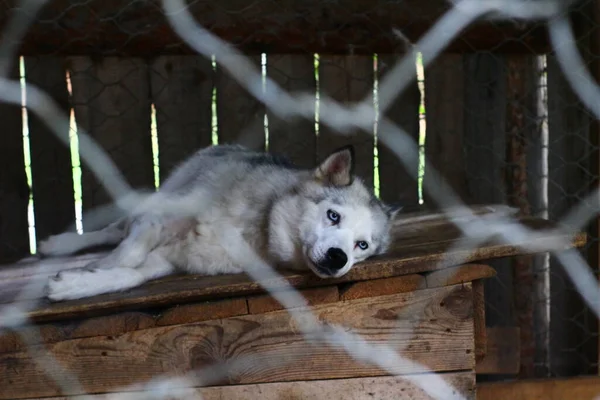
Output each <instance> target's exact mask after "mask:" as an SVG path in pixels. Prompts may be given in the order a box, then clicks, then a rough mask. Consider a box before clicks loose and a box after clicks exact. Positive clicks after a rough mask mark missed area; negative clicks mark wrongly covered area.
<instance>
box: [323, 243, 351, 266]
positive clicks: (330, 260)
mask: <svg viewBox="0 0 600 400" xmlns="http://www.w3.org/2000/svg"><path fill="white" fill-rule="evenodd" d="M347 262H348V256H347V255H346V253H344V250H342V249H339V248H337V247H330V248H329V250H327V262H326V264H327V267H329V269H331V270H332V271H339V270H340V269H342V268H344V265H346V263H347Z"/></svg>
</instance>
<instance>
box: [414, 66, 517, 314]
mask: <svg viewBox="0 0 600 400" xmlns="http://www.w3.org/2000/svg"><path fill="white" fill-rule="evenodd" d="M464 62H465V64H464V74H465V90H464V94H465V103H464V106H465V107H464V137H463V143H464V159H465V165H466V171H467V172H466V176H467V182H466V191H467V195H468V196H467V199H468V201H469V202H471V203H473V204H498V203H502V204H504V203H506V187H505V179H504V170H505V169H504V168H505V154H506V129H505V127H506V60H505V58H504V57H502V56H498V55H493V54H476V55H465V56H464ZM425 84H426V85H427V82H425ZM426 111H428V110H426ZM428 117H429V114H428ZM428 122H429V119H428ZM489 265H491V266H493V267H494V268H495V269H496V273H497V274H496V277H495V278H493V279H486V280H485V282H484V285H485V297H486V309H485V313H486V323H487V325H488V326H513V325H514V318H513V308H512V298H513V296H512V290H513V289H512V282H513V280H512V271H511V269H510V263H509V260H507V259H499V260H491V261H490V262H489Z"/></svg>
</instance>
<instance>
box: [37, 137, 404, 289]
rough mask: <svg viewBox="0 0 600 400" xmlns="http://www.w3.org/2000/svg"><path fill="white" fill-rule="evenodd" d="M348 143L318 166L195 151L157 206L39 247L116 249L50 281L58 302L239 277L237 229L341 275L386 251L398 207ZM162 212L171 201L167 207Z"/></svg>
mask: <svg viewBox="0 0 600 400" xmlns="http://www.w3.org/2000/svg"><path fill="white" fill-rule="evenodd" d="M353 157H354V154H353V150H352V148H351V147H346V148H343V149H340V150H338V151H336V152H334V153H332V154H331V155H330V156H329V157H327V158H326V159H325V160H324V161H323V162H322V163H321V164H320V165H319V166H317V167H316V168H315V169H313V170H304V169H299V168H296V167H294V166H293V165H291V164H290V163H289V162H288V161H287V160H286V159H284V158H281V157H278V156H275V155H272V154H268V153H259V152H254V151H251V150H248V149H246V148H244V147H241V146H237V145H220V146H212V147H209V148H206V149H203V150H200V151H198V152H197V153H196V154H195V155H193V156H192V157H191V158H190V159H188V160H187V161H186V162H185V163H183V164H182V165H181V166H180V167H179V168H177V169H176V170H175V171H174V173H173V174H172V175H171V176H170V177H169V179H167V180H166V181H165V182H164V184H163V185H162V186H161V188H160V191H159V192H157V193H156V194H154V195H152V197H151V198H153V199H154V200H155V204H163V202H164V204H167V203H168V202H169V201H171V200H176V202H177V204H182V205H185V208H187V209H190V212H189V213H188V214H186V213H185V212H183V211H182V210H181V209H179V207H176V209H173V208H172V209H169V208H168V207H166V210H165V211H162V210H158V209H157V210H155V209H153V208H150V209H151V210H152V211H151V212H149V211H148V208H146V210H145V211H143V212H141V213H138V214H134V215H131V216H129V217H126V218H123V219H121V220H119V221H117V222H115V223H113V224H111V225H109V226H107V227H105V228H104V229H101V230H99V231H95V232H88V233H84V234H82V235H78V234H77V233H63V234H61V235H56V236H51V237H50V238H48V239H47V240H45V241H43V242H42V243H40V246H39V250H40V253H42V254H44V255H47V256H56V255H66V254H72V253H74V252H77V251H79V250H83V249H85V248H89V247H92V246H97V245H106V244H108V245H118V246H117V248H116V249H115V250H113V251H112V252H111V253H109V254H108V256H106V257H105V258H103V259H101V260H99V261H97V262H94V263H93V264H90V265H88V266H86V267H84V268H80V269H75V270H67V271H63V272H61V273H59V274H58V275H57V276H55V277H53V278H50V280H49V282H48V288H47V291H48V298H50V299H51V300H54V301H59V300H68V299H77V298H82V297H89V296H93V295H97V294H101V293H107V292H115V291H121V290H127V289H130V288H132V287H135V286H138V285H140V284H142V283H143V282H146V281H148V280H151V279H155V278H159V277H163V276H166V275H169V274H171V273H173V272H174V271H175V270H183V271H186V272H189V273H197V274H204V275H214V274H225V273H238V272H242V271H243V270H244V265H240V264H239V262H236V261H235V260H236V257H232V252H235V251H236V249H235V248H231V247H235V246H233V245H232V244H231V243H228V241H227V240H223V234H224V233H225V232H227V230H228V229H235V230H236V232H239V233H240V235H241V237H242V238H243V239H244V240H245V241H246V242H247V243H248V244H249V245H250V247H251V248H252V249H253V251H254V252H256V254H257V255H258V256H260V257H261V258H262V259H263V260H265V261H266V262H267V263H268V264H269V265H272V266H281V267H288V268H294V269H307V268H310V269H311V270H312V271H313V272H314V273H315V274H316V275H318V276H319V277H322V278H327V277H340V276H342V275H344V274H346V273H347V272H348V271H349V270H350V268H352V266H353V265H354V264H355V263H357V262H359V261H362V260H365V259H366V258H368V257H370V256H373V255H377V254H382V253H383V252H384V251H385V250H386V248H387V246H388V244H389V241H390V226H391V221H392V219H393V218H394V215H395V213H396V212H397V209H395V208H392V207H390V206H387V205H385V204H383V203H382V202H380V201H379V200H378V199H377V198H376V197H375V196H374V195H373V193H372V191H371V190H369V189H367V188H366V186H365V185H364V184H363V182H362V181H361V180H360V179H359V178H357V177H355V176H354V174H353V165H354V159H353ZM163 208H164V207H163Z"/></svg>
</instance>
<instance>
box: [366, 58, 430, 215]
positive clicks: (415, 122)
mask: <svg viewBox="0 0 600 400" xmlns="http://www.w3.org/2000/svg"><path fill="white" fill-rule="evenodd" d="M397 59H398V57H397V56H394V55H391V54H380V55H379V56H378V60H377V61H378V64H377V71H378V75H379V79H380V80H381V77H383V76H384V75H385V74H386V72H387V71H388V70H389V69H390V68H391V67H392V66H393V65H394V64H395V63H396V62H397ZM415 75H416V60H415ZM420 105H421V92H420V90H419V83H418V80H417V78H416V76H415V80H414V82H412V83H411V84H410V85H409V86H408V87H407V88H406V89H405V90H404V92H403V93H402V94H401V95H400V96H399V97H398V98H397V99H396V100H395V101H394V102H393V103H392V105H391V106H390V108H389V109H388V111H387V113H386V114H385V117H386V118H388V119H389V120H390V121H392V122H394V123H395V124H396V125H397V126H399V127H400V128H402V129H403V130H404V132H405V133H406V134H407V135H409V136H410V137H411V138H412V139H413V140H415V142H416V143H418V141H419V107H420ZM380 129H381V128H380ZM377 150H378V161H379V195H380V197H381V199H382V200H383V201H385V202H388V203H400V204H403V205H417V204H418V203H419V188H418V180H417V175H418V169H419V164H418V163H415V164H414V165H411V167H410V169H408V170H407V169H406V168H405V167H404V165H403V164H402V163H401V162H400V161H399V160H398V157H397V156H396V155H395V154H394V153H393V152H392V151H391V150H389V149H388V147H387V146H386V145H385V144H384V143H382V142H381V141H378V142H377Z"/></svg>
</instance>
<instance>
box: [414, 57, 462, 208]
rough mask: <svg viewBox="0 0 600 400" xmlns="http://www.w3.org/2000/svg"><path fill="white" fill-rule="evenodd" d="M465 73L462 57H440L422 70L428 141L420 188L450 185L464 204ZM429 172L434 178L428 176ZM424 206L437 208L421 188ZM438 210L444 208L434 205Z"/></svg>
mask: <svg viewBox="0 0 600 400" xmlns="http://www.w3.org/2000/svg"><path fill="white" fill-rule="evenodd" d="M464 93H465V72H464V61H463V56H462V55H460V54H449V55H443V56H441V57H439V58H438V59H436V60H435V61H434V62H433V63H432V64H431V65H430V66H429V67H427V69H425V110H426V113H427V138H426V140H425V158H426V161H425V165H426V167H425V176H424V177H423V182H424V183H423V185H431V186H432V187H439V185H440V184H441V182H440V181H439V180H438V179H436V178H440V179H441V180H442V182H445V183H446V184H447V185H449V186H450V187H451V188H452V189H453V190H454V191H455V192H456V194H457V195H458V196H459V197H460V198H462V199H463V200H466V198H467V193H466V192H467V190H466V189H467V188H466V181H467V176H466V169H465V159H464V155H463V154H464V141H463V134H464V119H465V116H464V114H465V105H464V99H465V96H464ZM431 169H434V170H435V172H436V173H437V177H434V176H432V175H431ZM423 197H424V199H425V203H427V204H429V205H430V206H436V204H435V203H434V202H433V200H432V199H431V195H430V194H429V193H428V192H427V190H426V189H425V186H424V188H423ZM437 206H443V204H441V205H439V204H438V205H437Z"/></svg>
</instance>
